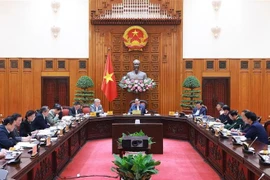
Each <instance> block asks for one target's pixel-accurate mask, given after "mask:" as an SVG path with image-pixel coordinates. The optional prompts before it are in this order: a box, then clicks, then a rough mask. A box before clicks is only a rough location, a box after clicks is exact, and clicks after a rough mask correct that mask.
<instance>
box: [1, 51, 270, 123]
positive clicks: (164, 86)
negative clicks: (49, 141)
mask: <svg viewBox="0 0 270 180" xmlns="http://www.w3.org/2000/svg"><path fill="white" fill-rule="evenodd" d="M99 55H100V54H99ZM100 56H102V59H103V60H102V61H98V62H100V64H99V63H96V64H93V62H92V64H90V63H89V62H90V60H89V61H88V60H87V59H35V58H27V59H23V58H17V59H15V58H14V59H13V58H12V59H8V58H5V59H3V58H2V59H0V114H3V116H7V115H9V114H11V113H14V112H19V113H22V114H23V115H24V113H25V112H26V111H27V110H29V109H37V108H40V106H41V97H42V94H41V77H48V76H58V77H59V76H60V77H61V76H65V77H66V76H67V77H70V104H72V102H73V98H74V93H75V89H76V82H77V80H78V78H79V77H80V76H81V75H90V76H91V77H92V78H93V80H94V82H95V88H94V90H95V94H96V97H100V98H101V99H102V103H103V104H104V106H105V110H109V109H110V106H109V105H110V104H109V102H107V100H106V99H105V97H104V95H103V93H102V92H101V91H100V86H101V81H102V75H103V70H104V69H103V68H104V63H105V60H106V50H105V48H104V51H103V53H102V55H100ZM24 61H28V62H31V63H30V64H31V67H29V64H28V62H26V63H25V62H24ZM46 61H52V62H53V68H46ZM58 61H65V63H66V68H65V69H61V68H60V69H59V68H58ZM180 61H181V62H182V63H180V65H179V64H178V66H180V68H177V67H175V66H174V65H173V64H170V65H168V64H167V63H160V72H159V76H160V77H159V82H160V83H159V95H158V103H159V104H160V106H159V107H160V109H159V112H160V113H162V114H167V113H168V111H169V110H181V109H180V107H179V104H180V101H181V92H182V88H181V84H182V82H183V80H184V78H185V77H187V76H189V75H195V76H196V77H197V78H198V79H199V80H200V81H201V82H202V79H203V77H229V78H230V92H231V93H230V106H231V108H233V109H237V110H239V111H241V110H243V109H250V110H252V111H254V112H256V114H258V115H260V116H262V117H263V121H265V120H266V119H267V118H268V116H269V115H270V110H269V109H270V106H269V102H270V96H269V89H270V59H184V60H179V62H180ZM80 62H85V63H86V68H85V69H84V68H79V65H80ZM171 62H173V61H171ZM207 62H213V68H209V69H208V68H207ZM224 63H225V64H226V67H225V68H224ZM181 64H182V65H181ZM95 66H96V68H95ZM99 66H100V67H99ZM25 67H26V68H25ZM82 67H84V66H82ZM97 67H98V68H97ZM165 67H167V68H165ZM210 67H211V66H210ZM162 68H165V70H163V69H162ZM89 69H95V71H94V70H92V72H89V71H90V70H89ZM93 74H95V75H93ZM112 110H113V109H112Z"/></svg>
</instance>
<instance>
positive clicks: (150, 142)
mask: <svg viewBox="0 0 270 180" xmlns="http://www.w3.org/2000/svg"><path fill="white" fill-rule="evenodd" d="M126 136H147V135H146V134H145V133H144V132H143V131H142V130H140V131H139V132H135V133H132V134H128V135H127V134H125V133H122V137H120V138H118V143H119V144H120V145H121V144H122V140H123V137H126ZM152 140H153V138H152V137H148V144H149V145H151V144H154V143H156V142H153V141H152Z"/></svg>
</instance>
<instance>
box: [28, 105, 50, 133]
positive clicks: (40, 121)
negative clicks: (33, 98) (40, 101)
mask: <svg viewBox="0 0 270 180" xmlns="http://www.w3.org/2000/svg"><path fill="white" fill-rule="evenodd" d="M48 114H49V107H48V106H42V107H41V109H40V113H39V114H38V115H37V117H36V118H35V120H34V121H33V122H32V124H31V125H32V130H33V131H34V130H39V129H46V128H48V127H50V124H49V123H48V119H47V117H48Z"/></svg>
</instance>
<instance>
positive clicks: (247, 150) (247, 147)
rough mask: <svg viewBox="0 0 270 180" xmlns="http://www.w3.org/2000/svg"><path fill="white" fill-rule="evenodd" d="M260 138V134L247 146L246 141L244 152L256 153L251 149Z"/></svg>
mask: <svg viewBox="0 0 270 180" xmlns="http://www.w3.org/2000/svg"><path fill="white" fill-rule="evenodd" d="M257 139H258V136H256V138H255V139H254V140H253V141H252V142H251V143H250V144H249V145H248V146H247V145H246V144H245V143H243V146H244V147H243V149H242V150H243V152H244V153H248V154H254V153H255V152H254V150H250V148H251V146H252V144H253V143H254V142H255V141H256V140H257Z"/></svg>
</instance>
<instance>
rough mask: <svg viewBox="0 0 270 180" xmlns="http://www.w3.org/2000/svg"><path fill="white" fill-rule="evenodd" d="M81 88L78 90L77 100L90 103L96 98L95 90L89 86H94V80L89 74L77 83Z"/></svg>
mask: <svg viewBox="0 0 270 180" xmlns="http://www.w3.org/2000/svg"><path fill="white" fill-rule="evenodd" d="M76 87H78V88H80V89H81V90H76V94H75V98H74V100H75V101H79V102H81V103H82V104H83V105H90V104H91V103H92V102H93V100H94V91H92V90H89V88H92V87H94V82H93V80H92V79H91V78H90V77H88V76H81V77H80V78H79V79H78V81H77V84H76Z"/></svg>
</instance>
